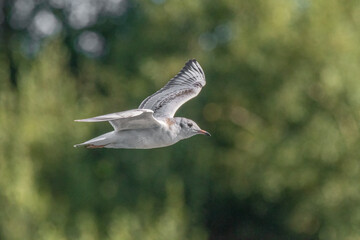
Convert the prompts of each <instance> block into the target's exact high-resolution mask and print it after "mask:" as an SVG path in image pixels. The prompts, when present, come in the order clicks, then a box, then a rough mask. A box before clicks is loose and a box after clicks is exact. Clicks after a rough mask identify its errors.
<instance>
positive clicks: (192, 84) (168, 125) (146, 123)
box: [74, 59, 210, 149]
mask: <svg viewBox="0 0 360 240" xmlns="http://www.w3.org/2000/svg"><path fill="white" fill-rule="evenodd" d="M205 84H206V81H205V74H204V71H203V69H202V68H201V66H200V64H199V63H198V62H197V61H196V60H195V59H192V60H189V61H188V62H186V64H185V66H184V67H183V69H182V70H181V71H180V72H179V73H178V74H177V75H176V76H175V77H174V78H172V79H171V80H170V81H169V82H168V83H167V84H166V85H165V86H164V87H163V88H161V89H160V90H159V91H157V92H155V93H154V94H153V95H151V96H149V97H147V98H146V99H145V100H144V101H142V103H141V104H140V106H139V108H138V109H132V110H128V111H123V112H117V113H110V114H106V115H102V116H98V117H93V118H87V119H80V120H75V121H76V122H106V121H108V122H109V123H110V124H111V126H112V127H113V128H114V131H111V132H108V133H105V134H103V135H100V136H98V137H96V138H93V139H90V140H89V141H86V142H83V143H80V144H76V145H74V147H79V146H85V147H87V148H135V149H150V148H159V147H166V146H169V145H172V144H175V143H176V142H178V141H180V140H183V139H186V138H190V137H192V136H194V135H197V134H203V135H207V136H210V133H208V132H207V131H205V130H201V129H200V128H199V126H198V125H197V124H196V123H195V122H194V121H192V120H190V119H187V118H183V117H174V115H175V112H176V111H177V110H178V109H179V108H180V107H181V105H183V104H184V103H185V102H187V101H188V100H190V99H192V98H194V97H196V96H197V95H198V94H199V93H200V91H201V89H202V88H203V87H204V86H205Z"/></svg>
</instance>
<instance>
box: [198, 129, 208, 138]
mask: <svg viewBox="0 0 360 240" xmlns="http://www.w3.org/2000/svg"><path fill="white" fill-rule="evenodd" d="M198 133H200V134H203V135H206V136H209V137H210V136H211V134H210V133H209V132H207V131H205V130H198Z"/></svg>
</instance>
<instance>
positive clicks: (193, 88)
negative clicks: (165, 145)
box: [139, 59, 206, 117]
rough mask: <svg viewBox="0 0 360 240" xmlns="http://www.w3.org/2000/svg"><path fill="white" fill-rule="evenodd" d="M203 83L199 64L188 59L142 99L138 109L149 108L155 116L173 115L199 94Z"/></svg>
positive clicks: (203, 76) (203, 77)
mask: <svg viewBox="0 0 360 240" xmlns="http://www.w3.org/2000/svg"><path fill="white" fill-rule="evenodd" d="M205 84H206V81H205V74H204V71H203V70H202V68H201V66H200V64H199V63H198V62H197V61H196V60H195V59H193V60H189V61H188V62H187V63H186V64H185V66H184V67H183V69H181V71H180V72H179V73H178V74H177V75H176V76H175V77H174V78H173V79H171V80H170V81H169V82H168V83H167V84H166V85H165V86H164V87H163V88H161V89H160V90H159V91H157V92H156V93H154V94H153V95H151V96H149V97H147V98H146V99H145V100H144V101H142V103H141V104H140V106H139V109H151V110H153V111H154V116H155V117H173V116H174V114H175V112H176V111H177V110H178V109H179V107H181V105H183V104H184V103H185V102H187V101H188V100H190V99H192V98H194V97H196V96H197V95H198V94H199V92H200V91H201V89H202V87H204V86H205Z"/></svg>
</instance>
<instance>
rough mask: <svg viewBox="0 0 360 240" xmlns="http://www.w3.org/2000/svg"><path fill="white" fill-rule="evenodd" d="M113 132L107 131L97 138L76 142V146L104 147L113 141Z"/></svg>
mask: <svg viewBox="0 0 360 240" xmlns="http://www.w3.org/2000/svg"><path fill="white" fill-rule="evenodd" d="M112 133H113V132H109V133H105V134H103V135H101V136H98V137H96V138H93V139H90V140H88V141H86V142H83V143H79V144H75V145H74V147H81V146H85V147H87V148H103V147H105V146H106V145H108V144H110V143H111V136H112Z"/></svg>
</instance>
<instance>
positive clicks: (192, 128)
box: [176, 118, 211, 138]
mask: <svg viewBox="0 0 360 240" xmlns="http://www.w3.org/2000/svg"><path fill="white" fill-rule="evenodd" d="M176 123H177V124H178V126H179V127H180V132H179V135H180V136H181V137H182V138H189V137H192V136H194V135H197V134H202V135H206V136H211V134H210V133H208V132H207V131H205V130H202V129H200V127H199V126H198V125H197V124H196V123H195V122H194V121H193V120H190V119H187V118H176Z"/></svg>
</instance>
